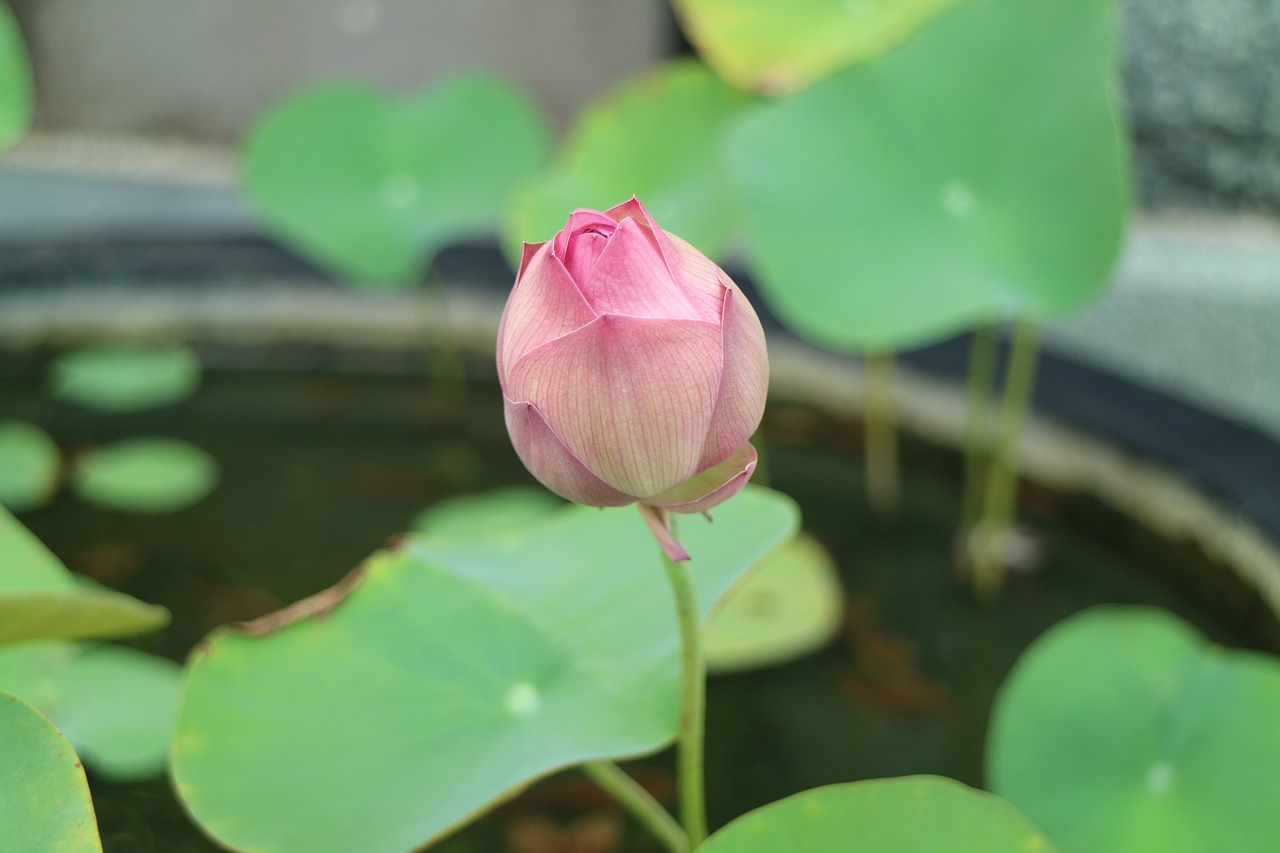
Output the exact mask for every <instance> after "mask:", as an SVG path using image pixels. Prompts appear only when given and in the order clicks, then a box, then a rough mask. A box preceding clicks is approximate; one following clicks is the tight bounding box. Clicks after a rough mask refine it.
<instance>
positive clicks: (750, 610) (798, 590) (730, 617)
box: [703, 534, 844, 672]
mask: <svg viewBox="0 0 1280 853" xmlns="http://www.w3.org/2000/svg"><path fill="white" fill-rule="evenodd" d="M843 615H844V589H843V588H842V587H841V585H840V577H839V575H838V574H837V572H836V566H835V562H834V561H833V560H832V559H831V555H830V554H829V553H827V550H826V549H825V548H823V547H822V545H821V544H820V543H819V542H818V540H816V539H814V538H813V537H812V536H809V535H808V534H801V535H799V536H797V537H796V538H794V539H792V540H791V541H790V542H788V543H786V544H785V545H783V546H781V547H780V548H777V549H776V550H774V551H773V552H771V553H770V554H769V555H768V556H766V557H765V558H764V559H763V560H761V561H760V563H759V565H757V566H756V567H755V568H754V569H752V571H751V572H750V574H748V575H747V576H746V577H745V578H743V579H742V580H741V581H740V582H739V583H738V584H737V585H736V586H735V587H734V588H733V589H731V590H729V592H728V594H727V595H725V597H724V599H723V600H721V602H720V604H719V606H718V607H717V608H716V610H715V612H714V613H713V614H712V616H711V622H710V623H709V624H708V625H707V631H706V636H705V637H704V638H703V652H704V654H705V655H706V658H707V668H708V669H709V670H712V671H714V672H733V671H738V670H744V669H753V668H756V667H761V666H770V665H772V664H777V663H783V662H785V661H789V660H792V659H794V658H797V657H800V656H801V655H806V654H808V653H810V652H812V651H815V650H816V649H819V648H821V647H822V646H824V645H826V644H827V643H828V642H830V641H831V638H832V636H834V635H835V633H836V631H838V630H839V628H840V620H841V618H842V617H843Z"/></svg>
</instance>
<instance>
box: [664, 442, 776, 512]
mask: <svg viewBox="0 0 1280 853" xmlns="http://www.w3.org/2000/svg"><path fill="white" fill-rule="evenodd" d="M758 459H759V457H758V456H757V455H756V449H755V448H754V447H752V446H751V443H750V442H747V443H745V444H743V445H742V446H741V447H739V448H738V449H737V451H735V452H734V453H733V455H732V456H730V457H729V458H728V459H725V460H724V461H723V462H721V463H720V464H718V465H712V466H711V467H710V468H707V469H705V470H703V471H701V472H699V473H698V474H695V475H694V476H693V477H690V478H689V479H688V480H686V481H685V482H683V483H681V484H680V485H678V486H676V487H675V488H674V489H669V490H667V491H665V492H663V493H662V494H660V495H658V496H657V497H653V498H649V499H648V500H646V501H645V503H647V504H652V505H653V506H654V507H657V508H661V509H665V510H669V511H671V512H689V513H692V512H706V511H707V510H709V509H711V508H712V507H713V506H716V505H717V504H721V503H724V502H725V501H727V500H728V499H729V498H731V497H733V496H734V495H736V494H737V493H738V492H740V491H742V487H743V486H745V485H746V484H747V481H748V480H750V479H751V475H752V474H754V473H755V471H756V463H757V461H758Z"/></svg>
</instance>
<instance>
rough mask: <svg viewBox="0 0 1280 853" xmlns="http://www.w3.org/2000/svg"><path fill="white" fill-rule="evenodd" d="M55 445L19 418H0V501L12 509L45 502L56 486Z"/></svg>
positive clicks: (56, 456)
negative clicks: (13, 419) (7, 419)
mask: <svg viewBox="0 0 1280 853" xmlns="http://www.w3.org/2000/svg"><path fill="white" fill-rule="evenodd" d="M59 464H60V457H59V455H58V445H56V444H54V443H53V439H51V438H49V435H48V433H46V432H45V431H44V430H42V429H40V428H39V427H37V426H35V425H34V424H29V423H25V422H23V421H0V504H3V505H4V506H7V507H8V508H9V509H12V510H24V509H31V508H33V507H37V506H41V505H43V504H44V503H46V502H47V501H48V500H49V498H50V497H51V496H52V495H53V492H54V490H55V489H56V488H57V486H58V466H59Z"/></svg>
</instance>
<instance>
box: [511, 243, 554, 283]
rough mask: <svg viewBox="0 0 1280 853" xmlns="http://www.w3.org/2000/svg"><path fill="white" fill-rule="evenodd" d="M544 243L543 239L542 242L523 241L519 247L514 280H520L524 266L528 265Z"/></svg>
mask: <svg viewBox="0 0 1280 853" xmlns="http://www.w3.org/2000/svg"><path fill="white" fill-rule="evenodd" d="M545 245H547V244H546V242H545V241H544V242H542V243H525V244H524V245H523V246H522V247H521V248H520V266H519V267H518V268H517V269H516V281H519V280H520V276H522V275H524V268H525V267H527V266H529V261H530V260H531V259H532V258H533V256H534V255H536V254H538V250H539V249H541V248H542V247H543V246H545Z"/></svg>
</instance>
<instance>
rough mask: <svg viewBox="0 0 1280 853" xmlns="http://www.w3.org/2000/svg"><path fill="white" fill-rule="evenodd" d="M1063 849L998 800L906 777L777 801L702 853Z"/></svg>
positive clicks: (944, 782) (1022, 852) (1040, 852)
mask: <svg viewBox="0 0 1280 853" xmlns="http://www.w3.org/2000/svg"><path fill="white" fill-rule="evenodd" d="M855 839H856V841H855ZM1056 849H1057V848H1055V847H1054V846H1053V845H1052V844H1050V843H1049V841H1048V840H1047V839H1046V838H1045V837H1044V835H1043V834H1042V833H1041V832H1040V831H1039V830H1037V829H1036V828H1035V826H1034V825H1032V823H1031V821H1029V820H1027V819H1026V818H1025V817H1024V816H1022V815H1021V814H1019V813H1018V810H1017V809H1015V808H1014V807H1013V806H1011V805H1009V804H1008V803H1006V802H1005V801H1004V800H1001V799H1000V798H999V797H995V796H992V795H991V794H988V793H986V792H985V791H975V790H974V789H973V788H970V787H968V786H966V785H963V784H961V783H959V782H956V781H954V780H952V779H943V778H941V777H938V776H904V777H901V778H897V779H873V780H870V781H867V782H852V783H849V784H846V785H831V786H828V787H825V788H815V789H813V790H811V791H805V792H803V793H800V794H796V795H795V796H792V797H787V798H786V799H784V800H779V801H777V802H776V803H770V804H769V805H767V806H763V807H762V808H758V809H756V810H755V811H753V812H749V813H748V814H745V815H743V816H742V817H740V818H738V819H737V820H735V821H733V822H732V823H730V824H729V825H728V826H726V827H724V828H723V829H721V830H720V831H719V832H717V833H716V834H715V835H713V836H711V838H710V839H708V840H707V841H706V843H705V844H703V845H702V846H700V847H699V848H698V853H779V851H783V850H795V851H806V853H809V851H812V853H835V851H843V850H867V851H874V853H939V851H943V850H945V851H947V853H1032V851H1034V853H1054V851H1055V850H1056ZM1080 849H1086V848H1080Z"/></svg>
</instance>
